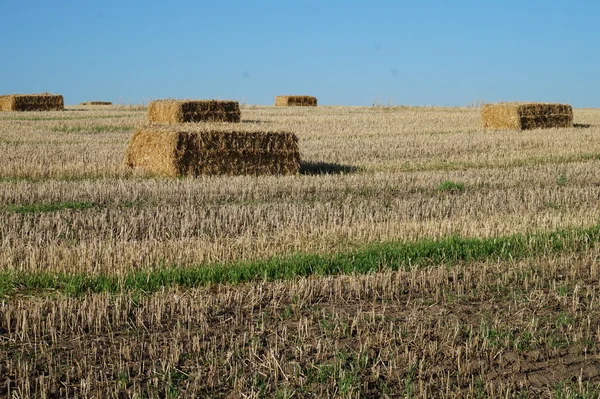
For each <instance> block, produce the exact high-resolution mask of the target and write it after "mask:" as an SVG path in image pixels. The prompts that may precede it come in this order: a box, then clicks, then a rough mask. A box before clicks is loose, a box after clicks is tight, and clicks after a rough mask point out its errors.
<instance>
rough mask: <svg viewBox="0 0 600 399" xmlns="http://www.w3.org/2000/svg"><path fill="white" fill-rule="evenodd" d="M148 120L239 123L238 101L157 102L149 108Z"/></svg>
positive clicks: (152, 103) (154, 121)
mask: <svg viewBox="0 0 600 399" xmlns="http://www.w3.org/2000/svg"><path fill="white" fill-rule="evenodd" d="M148 120H149V121H150V122H153V123H189V122H239V121H240V106H239V104H238V102H237V101H221V100H157V101H152V102H151V103H150V105H149V106H148Z"/></svg>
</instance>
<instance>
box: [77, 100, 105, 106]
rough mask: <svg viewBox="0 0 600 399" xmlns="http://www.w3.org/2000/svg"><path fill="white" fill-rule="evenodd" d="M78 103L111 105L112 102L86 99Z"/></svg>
mask: <svg viewBox="0 0 600 399" xmlns="http://www.w3.org/2000/svg"><path fill="white" fill-rule="evenodd" d="M79 105H112V103H111V102H110V101H86V102H84V103H80V104H79Z"/></svg>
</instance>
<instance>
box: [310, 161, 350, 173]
mask: <svg viewBox="0 0 600 399" xmlns="http://www.w3.org/2000/svg"><path fill="white" fill-rule="evenodd" d="M358 170H359V169H358V168H357V167H356V166H351V165H340V164H336V163H329V162H305V161H302V162H300V174H301V175H343V174H348V173H356V172H358Z"/></svg>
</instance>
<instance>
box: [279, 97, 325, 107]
mask: <svg viewBox="0 0 600 399" xmlns="http://www.w3.org/2000/svg"><path fill="white" fill-rule="evenodd" d="M275 106H276V107H294V106H295V107H316V106H317V98H316V97H312V96H277V97H275Z"/></svg>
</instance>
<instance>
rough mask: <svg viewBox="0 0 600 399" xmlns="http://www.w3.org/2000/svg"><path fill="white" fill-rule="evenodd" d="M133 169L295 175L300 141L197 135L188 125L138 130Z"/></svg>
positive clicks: (129, 155)
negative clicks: (187, 127)
mask: <svg viewBox="0 0 600 399" xmlns="http://www.w3.org/2000/svg"><path fill="white" fill-rule="evenodd" d="M124 163H125V165H126V166H128V167H130V168H135V169H140V170H143V171H145V172H147V173H151V174H157V175H165V176H172V177H175V176H198V175H260V174H273V175H275V174H295V173H297V172H298V170H299V168H300V153H299V150H298V138H297V137H296V135H294V134H292V133H284V132H264V131H263V132H260V131H249V132H244V131H231V130H230V131H218V130H213V129H207V130H204V131H202V130H201V131H194V130H191V129H186V127H185V126H181V125H179V126H177V125H172V126H169V125H151V126H145V127H142V128H140V129H138V130H137V131H136V132H135V133H134V135H133V137H132V139H131V141H130V143H129V146H128V148H127V150H126V153H125V159H124Z"/></svg>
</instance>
